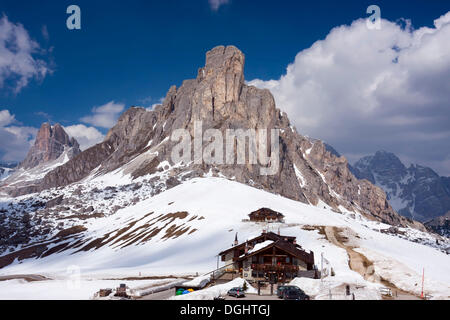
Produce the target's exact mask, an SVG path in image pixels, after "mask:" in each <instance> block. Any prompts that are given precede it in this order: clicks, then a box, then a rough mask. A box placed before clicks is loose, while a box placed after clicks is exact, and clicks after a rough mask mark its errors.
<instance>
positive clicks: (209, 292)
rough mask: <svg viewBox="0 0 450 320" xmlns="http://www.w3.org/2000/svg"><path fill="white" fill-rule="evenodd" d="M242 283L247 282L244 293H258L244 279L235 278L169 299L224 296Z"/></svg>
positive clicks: (204, 298) (241, 285)
mask: <svg viewBox="0 0 450 320" xmlns="http://www.w3.org/2000/svg"><path fill="white" fill-rule="evenodd" d="M244 283H246V284H247V288H248V289H247V291H246V293H250V294H257V293H258V291H257V290H256V289H255V288H253V287H252V286H251V285H250V284H249V283H248V282H247V281H246V280H244V279H242V278H237V279H234V280H233V281H230V282H228V283H225V284H220V285H217V286H213V287H210V288H207V289H203V290H199V291H194V292H192V293H189V294H186V295H182V296H175V297H172V298H170V300H214V298H217V297H219V296H225V295H226V294H227V293H228V291H229V290H230V289H232V288H235V287H241V288H242V287H243V286H244Z"/></svg>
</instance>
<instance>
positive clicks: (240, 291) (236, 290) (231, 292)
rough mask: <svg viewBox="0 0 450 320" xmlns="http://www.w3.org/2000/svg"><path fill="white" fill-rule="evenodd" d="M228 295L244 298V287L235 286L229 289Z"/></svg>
mask: <svg viewBox="0 0 450 320" xmlns="http://www.w3.org/2000/svg"><path fill="white" fill-rule="evenodd" d="M228 295H229V296H230V297H235V298H244V297H245V292H244V289H243V288H233V289H231V290H229V291H228Z"/></svg>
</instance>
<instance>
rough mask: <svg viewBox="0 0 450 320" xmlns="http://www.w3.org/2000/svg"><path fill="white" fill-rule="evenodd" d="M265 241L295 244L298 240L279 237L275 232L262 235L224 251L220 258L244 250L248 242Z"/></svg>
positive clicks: (289, 237)
mask: <svg viewBox="0 0 450 320" xmlns="http://www.w3.org/2000/svg"><path fill="white" fill-rule="evenodd" d="M263 239H266V240H272V241H273V242H276V241H279V240H284V239H286V240H287V241H292V242H293V241H295V239H296V238H295V237H291V236H282V235H278V234H276V233H274V232H267V233H263V234H261V235H260V236H258V237H256V238H253V239H251V240H247V241H245V242H243V243H241V244H239V245H237V246H234V247H231V248H229V249H227V250H224V251H222V252H220V253H219V256H221V255H224V254H226V253H228V252H230V251H232V250H235V249H241V248H244V247H245V244H246V243H248V242H255V241H258V240H263Z"/></svg>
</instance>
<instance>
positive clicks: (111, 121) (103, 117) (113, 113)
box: [81, 101, 125, 129]
mask: <svg viewBox="0 0 450 320" xmlns="http://www.w3.org/2000/svg"><path fill="white" fill-rule="evenodd" d="M124 109H125V104H123V103H115V102H114V101H111V102H108V103H107V104H105V105H102V106H100V107H95V108H93V109H92V115H89V116H85V117H83V118H81V121H82V122H84V123H87V124H91V125H93V126H94V127H100V128H106V129H109V128H111V127H113V126H114V125H115V124H116V122H117V119H118V118H119V115H120V113H122V111H123V110H124Z"/></svg>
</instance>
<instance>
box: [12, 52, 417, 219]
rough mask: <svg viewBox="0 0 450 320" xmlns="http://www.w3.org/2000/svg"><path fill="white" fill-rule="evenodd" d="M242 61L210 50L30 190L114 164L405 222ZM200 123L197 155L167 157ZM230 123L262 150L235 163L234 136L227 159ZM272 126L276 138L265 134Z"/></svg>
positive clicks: (160, 182) (139, 173) (165, 184)
mask: <svg viewBox="0 0 450 320" xmlns="http://www.w3.org/2000/svg"><path fill="white" fill-rule="evenodd" d="M244 65H245V57H244V54H243V53H242V52H241V51H240V50H239V49H237V48H236V47H233V46H229V47H224V46H219V47H216V48H214V49H212V50H211V51H209V52H208V53H207V54H206V63H205V66H204V67H202V68H200V69H199V72H198V76H197V78H196V79H190V80H185V81H183V83H182V85H181V86H180V87H179V88H177V87H175V86H172V87H171V88H170V89H169V91H168V93H167V95H166V98H165V99H164V101H163V103H162V105H159V106H156V107H155V108H154V109H153V110H151V111H148V110H146V109H143V108H131V109H129V110H128V111H126V112H124V113H123V114H122V116H121V117H120V119H119V121H118V123H117V124H116V125H115V126H114V127H113V128H111V130H110V131H109V133H108V134H107V136H106V138H105V140H104V141H103V142H102V143H100V144H98V145H96V146H94V147H92V148H90V149H88V150H85V151H84V152H82V153H81V154H80V155H79V156H77V157H76V158H74V159H72V160H70V161H68V162H67V163H65V164H64V165H62V166H60V167H58V168H56V169H55V170H53V171H52V172H49V173H48V174H47V175H46V176H45V177H44V179H43V181H42V183H40V184H39V185H38V186H36V190H42V189H48V188H53V187H60V186H67V185H69V184H72V183H74V182H78V181H80V180H82V179H84V178H86V177H88V176H89V175H90V174H92V172H93V170H95V175H96V176H100V175H102V174H107V173H110V172H113V171H116V172H121V173H122V174H123V175H128V176H131V177H132V178H133V179H140V180H144V181H145V183H148V184H150V185H152V188H153V190H154V193H155V194H157V193H159V192H162V191H164V190H167V189H170V188H172V187H174V186H176V185H178V184H180V183H182V182H184V181H186V180H189V179H193V178H196V177H204V176H211V175H212V176H215V177H222V178H227V179H230V180H233V181H237V182H240V183H244V184H247V185H250V186H252V187H255V188H258V189H264V190H266V191H269V192H272V193H275V194H280V195H282V196H284V197H287V198H290V199H293V200H297V201H301V202H303V203H306V204H311V205H315V206H321V207H330V208H332V209H333V210H335V211H339V210H341V208H345V209H346V210H349V211H354V212H360V213H362V214H364V215H367V216H369V217H370V218H374V219H378V220H381V221H384V222H387V223H391V224H395V225H406V224H407V223H408V222H407V221H406V219H404V218H401V217H400V216H398V215H397V214H396V213H395V212H394V211H393V210H392V208H391V207H390V205H389V204H388V203H387V200H386V195H385V194H384V192H383V191H382V190H381V189H379V188H377V187H375V186H373V185H372V184H370V183H369V182H367V181H359V180H358V179H356V178H355V177H354V176H353V175H352V174H351V172H350V171H349V169H348V162H347V160H346V159H345V158H344V157H338V156H336V155H334V154H332V153H330V152H329V151H328V150H327V149H326V147H325V145H324V144H323V143H322V142H321V141H318V140H317V141H313V140H311V139H309V138H306V137H304V136H302V135H300V134H299V133H298V132H297V131H296V130H295V128H294V127H293V126H291V124H290V121H289V119H288V117H287V115H286V114H285V113H283V112H281V111H280V110H279V109H277V108H276V105H275V100H274V98H273V96H272V94H271V92H270V91H269V90H264V89H259V88H256V87H253V86H248V85H246V84H245V81H244ZM199 122H200V124H199ZM199 125H200V126H201V128H200V131H201V132H200V133H201V135H202V137H200V141H199V140H197V143H198V142H202V141H201V140H205V141H203V146H200V158H196V157H195V153H196V152H195V148H196V144H195V143H194V144H193V145H191V147H192V149H191V150H187V152H186V153H187V156H188V159H187V160H186V159H183V161H178V162H175V160H173V157H172V156H173V151H174V150H177V149H176V148H177V146H178V144H179V137H178V139H177V138H174V133H175V132H179V130H180V129H181V130H182V131H184V133H189V134H188V136H190V137H185V138H186V139H189V138H191V139H195V138H196V137H197V134H196V132H197V131H196V128H198V126H199ZM213 129H214V130H213ZM211 130H213V131H214V132H213V133H214V137H212V139H214V141H216V140H217V141H218V142H219V145H220V147H218V149H214V150H213V151H214V152H213V153H214V157H213V158H214V162H207V161H205V159H204V157H202V155H204V154H206V153H207V152H211V149H208V148H210V147H211V146H217V144H214V145H213V144H210V143H211V142H212V141H211V137H208V138H207V139H205V137H206V136H207V131H210V133H209V134H211ZM230 130H231V131H233V132H236V131H241V132H247V134H249V136H248V138H249V139H251V132H250V133H248V132H249V130H255V132H256V131H258V134H257V135H255V136H258V137H260V136H261V135H260V133H261V131H263V132H265V133H266V134H267V137H266V139H267V140H266V142H267V143H264V144H265V145H267V146H266V150H264V149H263V152H257V153H258V158H259V159H256V160H257V161H256V162H255V161H254V160H255V159H254V158H253V160H252V161H250V156H249V154H245V159H244V160H243V163H242V162H241V163H238V162H239V161H237V159H238V156H237V153H238V148H237V144H240V145H241V146H242V143H239V142H238V141H234V140H233V141H231V142H232V143H231V144H230V145H231V146H235V147H233V148H232V150H231V154H230V157H229V158H228V153H227V152H225V151H227V150H226V148H225V147H226V145H227V142H228V141H221V140H224V138H226V137H227V133H228V132H229V131H230ZM273 131H276V132H277V133H278V137H277V136H276V135H274V136H273V138H272V133H273ZM218 132H219V133H218ZM216 134H219V137H218V138H216V137H217V136H216ZM202 138H203V139H202ZM249 139H243V140H249ZM263 139H264V138H263ZM269 140H270V142H269ZM244 142H245V141H244ZM258 142H260V141H254V146H257V147H261V145H262V143H258ZM275 142H276V144H275ZM247 145H249V144H248V143H247ZM275 145H277V146H275ZM249 148H250V147H249ZM244 149H245V150H246V149H247V148H246V147H245V146H244ZM193 151H194V152H193ZM221 151H224V152H221ZM258 151H260V150H258ZM189 153H192V154H191V157H189ZM245 153H247V152H245ZM183 154H184V150H183ZM211 154H212V153H210V155H211ZM264 154H266V155H264ZM261 155H263V161H261ZM267 157H269V158H270V159H268V158H267ZM209 159H211V157H209ZM264 159H266V160H264ZM267 159H268V160H267ZM197 160H200V161H199V162H198V161H197ZM262 169H264V170H262ZM269 171H270V174H268V175H266V174H262V172H269ZM36 190H33V191H36ZM25 191H28V190H25ZM18 194H20V193H18Z"/></svg>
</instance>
